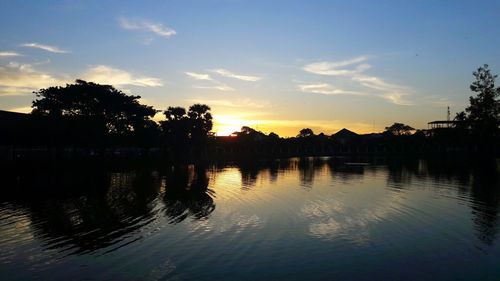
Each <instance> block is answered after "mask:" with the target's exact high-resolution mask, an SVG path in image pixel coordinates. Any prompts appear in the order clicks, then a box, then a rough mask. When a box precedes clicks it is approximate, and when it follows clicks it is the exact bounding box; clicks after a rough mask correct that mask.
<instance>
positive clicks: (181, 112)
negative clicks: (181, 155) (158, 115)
mask: <svg viewBox="0 0 500 281" xmlns="http://www.w3.org/2000/svg"><path fill="white" fill-rule="evenodd" d="M163 114H164V115H165V117H166V120H165V121H161V122H160V125H161V128H162V131H163V133H164V134H165V136H166V138H167V141H168V142H169V143H170V144H171V145H174V146H180V145H182V144H187V140H188V139H189V133H190V125H189V118H188V117H187V115H186V109H184V108H183V107H169V108H168V109H167V110H165V111H164V112H163Z"/></svg>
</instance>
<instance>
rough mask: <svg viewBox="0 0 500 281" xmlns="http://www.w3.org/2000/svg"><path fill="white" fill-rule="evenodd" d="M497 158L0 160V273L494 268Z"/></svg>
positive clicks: (189, 276) (274, 274) (230, 274)
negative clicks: (3, 163) (2, 164)
mask: <svg viewBox="0 0 500 281" xmlns="http://www.w3.org/2000/svg"><path fill="white" fill-rule="evenodd" d="M499 166H500V165H499V161H498V160H480V159H476V160H464V159H458V160H457V159H451V160H444V159H434V160H422V159H406V160H402V159H354V160H352V159H343V158H301V159H299V158H292V159H277V160H266V161H253V162H233V163H217V164H205V165H177V166H172V165H168V164H161V163H155V164H152V163H126V162H123V163H114V164H109V163H108V164H103V163H59V164H58V163H49V164H43V165H40V166H36V165H34V164H33V165H28V166H18V167H10V168H5V169H3V170H2V172H1V173H0V175H1V176H2V181H3V183H2V185H1V193H0V274H1V275H0V276H1V279H2V280H28V279H37V280H500V240H499V238H498V237H499V231H500V226H499V225H500V224H499V220H500V219H499V216H500V214H499V210H500V184H499V179H498V178H499V177H498V171H499V168H498V167H499Z"/></svg>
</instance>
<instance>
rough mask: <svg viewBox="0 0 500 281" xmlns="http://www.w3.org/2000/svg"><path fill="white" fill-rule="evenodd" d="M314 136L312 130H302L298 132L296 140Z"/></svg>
mask: <svg viewBox="0 0 500 281" xmlns="http://www.w3.org/2000/svg"><path fill="white" fill-rule="evenodd" d="M312 136H314V132H313V130H312V129H309V128H304V129H302V130H300V132H299V134H298V135H297V137H298V138H305V137H312Z"/></svg>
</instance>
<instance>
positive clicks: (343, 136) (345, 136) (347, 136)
mask: <svg viewBox="0 0 500 281" xmlns="http://www.w3.org/2000/svg"><path fill="white" fill-rule="evenodd" d="M357 138H359V135H358V134H356V133H355V132H353V131H349V130H348V129H346V128H343V129H342V130H340V131H338V132H336V133H335V134H333V135H332V140H334V141H337V142H339V143H341V144H346V143H349V142H351V141H353V140H355V139H357Z"/></svg>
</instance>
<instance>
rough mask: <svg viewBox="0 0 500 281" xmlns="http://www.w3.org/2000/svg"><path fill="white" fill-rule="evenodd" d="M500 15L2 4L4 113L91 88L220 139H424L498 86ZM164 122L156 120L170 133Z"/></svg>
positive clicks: (479, 8) (423, 9) (184, 4)
mask: <svg viewBox="0 0 500 281" xmlns="http://www.w3.org/2000/svg"><path fill="white" fill-rule="evenodd" d="M499 12H500V1H477V0H476V1H472V0H471V1H417V0H415V1H373V0H366V1H345V0H344V1H334V0H331V1H269V0H268V1H240V0H205V1H201V0H200V1H191V0H182V1H180V0H179V1H134V2H132V1H78V0H73V1H70V0H68V1H14V0H12V1H11V0H2V1H0V26H1V28H0V109H2V110H12V111H18V112H28V111H29V110H30V108H29V107H30V105H31V101H32V100H33V98H34V95H33V94H32V91H34V90H37V89H40V88H45V87H49V86H56V85H65V84H66V83H71V82H72V81H74V80H75V79H78V78H81V79H84V80H88V81H93V82H97V83H105V84H111V85H113V86H115V87H116V88H118V89H121V90H123V91H124V92H126V93H131V94H136V95H140V96H142V103H145V104H148V105H153V106H154V107H155V108H156V109H161V110H163V109H166V108H167V107H168V106H185V107H188V106H189V105H191V104H193V103H206V104H208V105H209V106H211V108H212V113H213V115H214V123H215V124H214V131H216V132H217V134H219V135H227V134H229V133H231V132H233V131H236V130H239V128H240V127H241V126H251V127H253V128H256V129H258V130H260V131H263V132H266V133H269V132H272V131H273V132H276V133H278V134H279V135H280V136H294V135H297V133H298V131H299V130H300V129H302V128H304V127H309V128H312V129H313V131H314V132H315V133H319V132H324V133H326V134H331V133H334V132H336V131H338V130H339V129H341V128H343V127H346V128H349V129H351V130H353V131H355V132H358V133H366V132H378V131H382V130H383V129H384V127H386V126H389V125H391V124H392V123H394V122H402V123H406V124H409V125H411V126H413V127H415V128H427V122H429V121H432V120H443V119H446V107H447V106H450V108H451V113H452V115H454V114H455V112H457V111H461V110H463V109H464V107H465V106H467V104H468V97H469V96H470V95H472V93H471V92H470V90H469V88H468V86H469V84H470V83H471V81H472V79H473V77H472V71H474V70H475V69H476V68H477V67H479V66H480V65H482V64H485V63H487V64H489V65H490V68H491V69H492V70H493V72H494V73H500V47H499V46H500V36H499V34H500V31H499V28H500V16H499V15H498V13H499ZM161 117H162V116H161V115H160V114H159V115H157V116H156V117H155V118H156V119H161Z"/></svg>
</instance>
